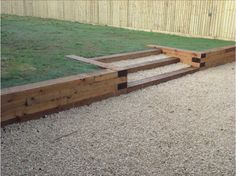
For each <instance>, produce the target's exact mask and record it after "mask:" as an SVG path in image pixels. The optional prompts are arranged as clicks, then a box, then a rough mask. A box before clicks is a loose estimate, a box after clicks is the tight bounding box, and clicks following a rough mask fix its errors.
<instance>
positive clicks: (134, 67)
mask: <svg viewBox="0 0 236 176" xmlns="http://www.w3.org/2000/svg"><path fill="white" fill-rule="evenodd" d="M178 62H180V59H178V58H165V59H161V60H160V61H150V62H146V63H141V64H135V65H131V66H127V67H125V70H128V73H135V72H138V71H143V70H150V69H154V68H157V67H162V66H166V65H170V64H176V63H178Z"/></svg>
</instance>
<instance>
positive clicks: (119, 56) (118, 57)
mask: <svg viewBox="0 0 236 176" xmlns="http://www.w3.org/2000/svg"><path fill="white" fill-rule="evenodd" d="M161 53H162V51H161V50H160V49H148V50H144V51H135V52H128V53H121V54H113V55H109V56H101V57H94V58H91V59H93V60H96V61H100V62H105V63H110V62H116V61H121V60H128V59H136V58H140V57H146V56H151V55H157V54H161Z"/></svg>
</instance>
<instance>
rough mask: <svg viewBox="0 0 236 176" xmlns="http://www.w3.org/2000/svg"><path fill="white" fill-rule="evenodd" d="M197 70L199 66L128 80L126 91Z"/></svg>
mask: <svg viewBox="0 0 236 176" xmlns="http://www.w3.org/2000/svg"><path fill="white" fill-rule="evenodd" d="M198 70H199V68H194V67H187V68H183V69H179V70H176V71H173V72H169V73H163V74H160V75H156V76H152V77H149V78H145V79H141V80H137V81H132V82H128V87H127V92H132V91H135V90H138V89H142V88H145V87H148V86H152V85H156V84H160V83H163V82H167V81H170V80H173V79H176V78H179V77H182V76H184V75H187V74H190V73H194V72H196V71H198Z"/></svg>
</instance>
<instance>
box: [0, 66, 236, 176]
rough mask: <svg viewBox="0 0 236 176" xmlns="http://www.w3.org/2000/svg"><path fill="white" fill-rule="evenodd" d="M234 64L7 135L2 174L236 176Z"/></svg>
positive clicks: (55, 116) (28, 124) (15, 129)
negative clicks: (235, 160)
mask: <svg viewBox="0 0 236 176" xmlns="http://www.w3.org/2000/svg"><path fill="white" fill-rule="evenodd" d="M234 87H235V82H234V64H227V65H223V66H219V67H215V68H211V69H207V70H204V71H201V72H197V73H194V74H192V75H187V76H185V77H182V78H179V79H176V80H173V81H169V82H167V83H163V84H160V85H157V86H152V87H148V88H145V89H143V90H138V91H136V92H133V93H130V94H125V95H121V96H119V97H113V98H109V99H106V100H104V101H100V102H96V103H93V104H92V105H90V106H83V107H79V108H74V109H71V110H68V111H64V112H60V113H57V114H53V115H50V116H47V118H42V119H39V120H32V121H28V122H24V123H21V124H13V125H9V126H6V127H5V128H1V145H2V153H1V157H2V161H1V169H2V175H4V176H8V175H9V176H13V175H30V176H31V175H129V176H130V175H131V176H132V175H154V176H156V175H157V176H172V175H181V176H182V175H197V176H198V175H199V176H205V175H213V176H218V175H227V176H231V175H234V174H235V169H234V164H235V163H234V143H235V138H234V132H235V126H234V125H235V123H234V116H235V100H234V97H235V96H234V95H235V89H234Z"/></svg>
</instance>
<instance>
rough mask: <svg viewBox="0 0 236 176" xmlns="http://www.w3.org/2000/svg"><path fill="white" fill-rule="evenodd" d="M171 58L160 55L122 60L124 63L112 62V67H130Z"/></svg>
mask: <svg viewBox="0 0 236 176" xmlns="http://www.w3.org/2000/svg"><path fill="white" fill-rule="evenodd" d="M167 57H169V56H167V55H165V54H158V55H151V56H147V57H139V58H137V59H128V60H122V61H117V62H112V63H111V64H112V65H116V66H121V67H122V66H128V65H132V64H140V63H143V62H148V61H153V60H159V59H163V58H167Z"/></svg>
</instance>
